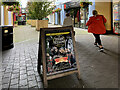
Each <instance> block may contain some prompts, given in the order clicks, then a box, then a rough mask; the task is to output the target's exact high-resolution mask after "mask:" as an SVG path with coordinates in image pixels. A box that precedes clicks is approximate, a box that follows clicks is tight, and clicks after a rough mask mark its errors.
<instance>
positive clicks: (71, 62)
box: [38, 27, 79, 85]
mask: <svg viewBox="0 0 120 90" xmlns="http://www.w3.org/2000/svg"><path fill="white" fill-rule="evenodd" d="M40 31H41V32H40V37H41V38H40V42H39V47H40V48H39V56H38V58H40V57H42V59H41V61H42V62H43V78H44V79H45V82H44V84H45V85H47V80H50V79H53V78H58V77H61V76H65V75H68V74H72V73H75V72H77V73H79V68H78V67H79V61H78V59H77V53H76V50H75V39H74V35H73V28H72V27H59V28H42V29H41V30H40ZM40 53H41V54H40ZM40 55H41V56H40ZM38 60H39V59H38ZM38 62H39V61H38ZM38 66H40V65H38Z"/></svg>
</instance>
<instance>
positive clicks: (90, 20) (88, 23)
mask: <svg viewBox="0 0 120 90" xmlns="http://www.w3.org/2000/svg"><path fill="white" fill-rule="evenodd" d="M91 23H92V19H91V17H90V19H89V20H88V21H87V23H86V26H89V25H90V24H91Z"/></svg>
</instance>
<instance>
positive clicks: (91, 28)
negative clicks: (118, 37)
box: [86, 15, 107, 34]
mask: <svg viewBox="0 0 120 90" xmlns="http://www.w3.org/2000/svg"><path fill="white" fill-rule="evenodd" d="M106 21H107V20H106V19H105V17H104V16H103V15H97V16H96V17H95V16H92V17H90V19H89V20H88V22H87V23H86V26H88V32H90V33H94V34H104V33H106V29H105V26H104V23H106Z"/></svg>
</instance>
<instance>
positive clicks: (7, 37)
mask: <svg viewBox="0 0 120 90" xmlns="http://www.w3.org/2000/svg"><path fill="white" fill-rule="evenodd" d="M1 28H2V50H6V49H10V48H13V47H14V44H13V26H1Z"/></svg>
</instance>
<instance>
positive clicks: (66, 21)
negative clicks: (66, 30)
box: [63, 13, 73, 26]
mask: <svg viewBox="0 0 120 90" xmlns="http://www.w3.org/2000/svg"><path fill="white" fill-rule="evenodd" d="M63 26H73V21H72V18H71V16H70V14H69V13H66V18H65V19H64V22H63Z"/></svg>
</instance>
